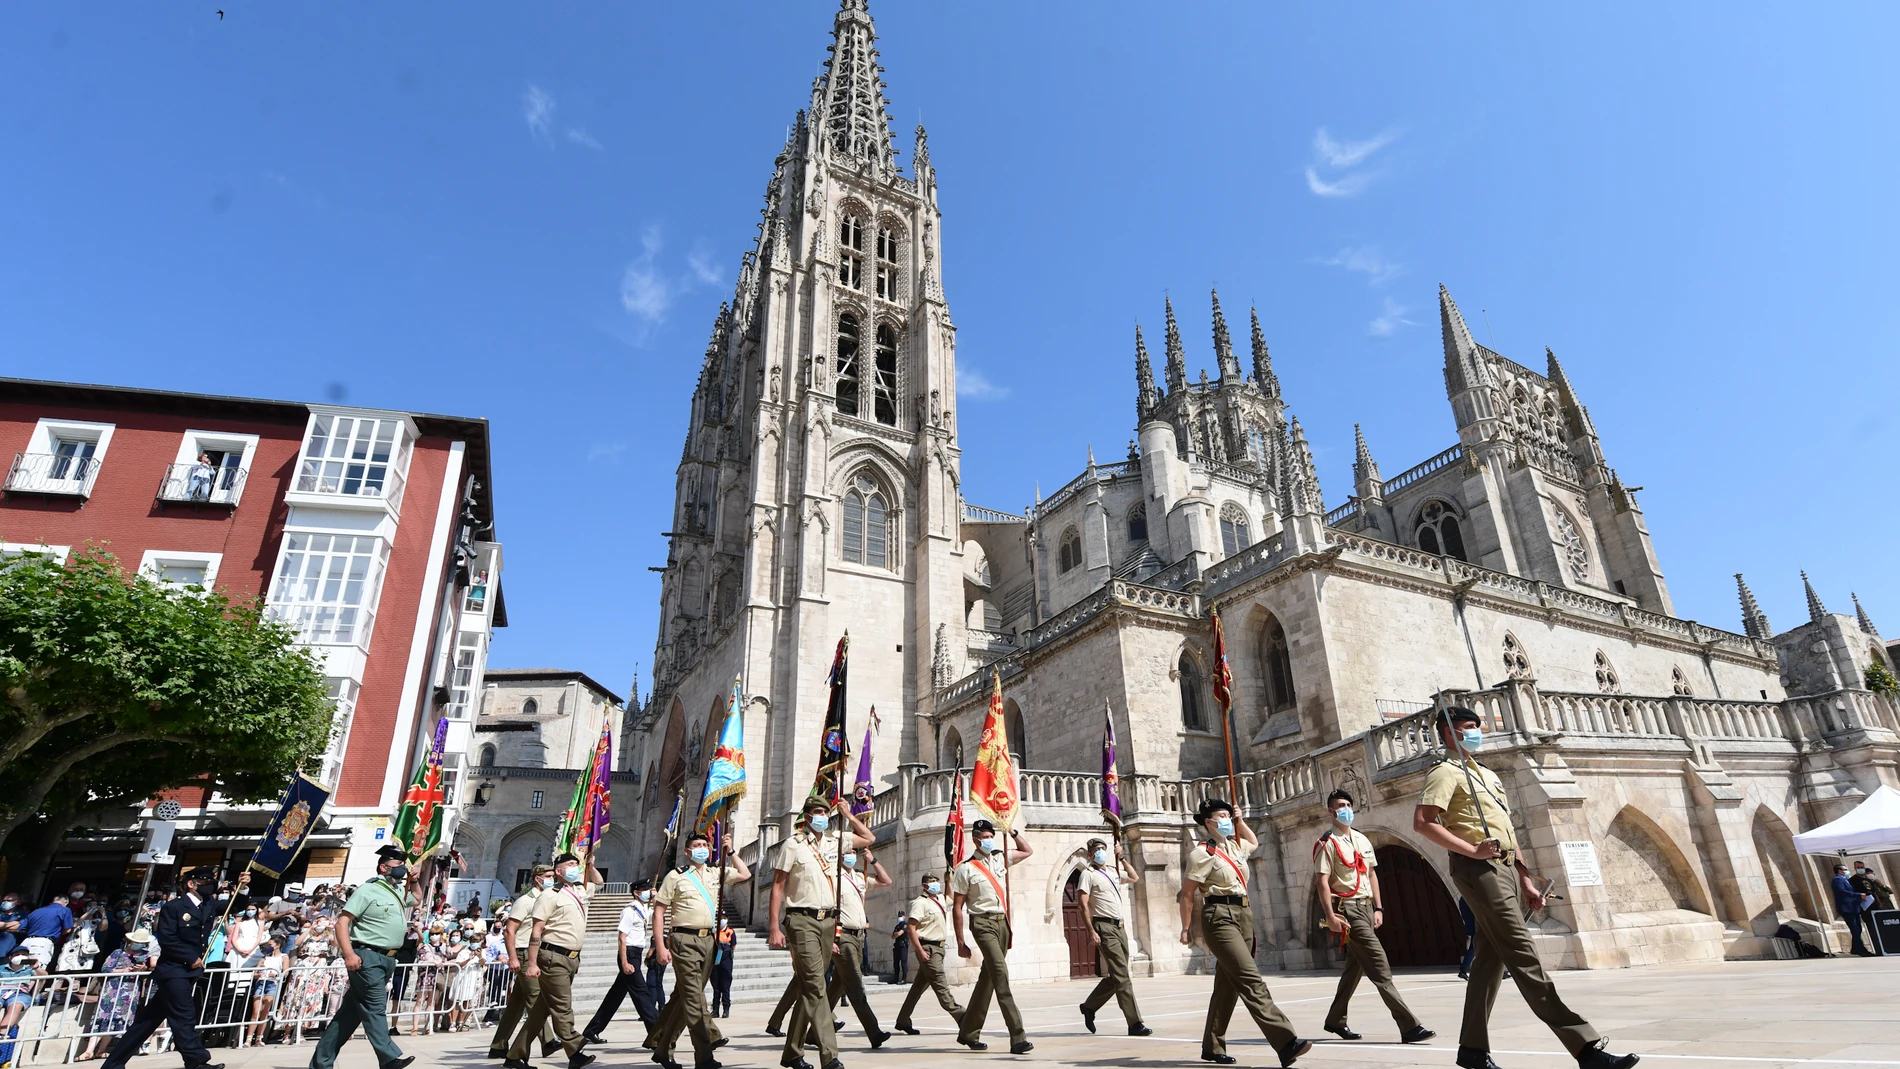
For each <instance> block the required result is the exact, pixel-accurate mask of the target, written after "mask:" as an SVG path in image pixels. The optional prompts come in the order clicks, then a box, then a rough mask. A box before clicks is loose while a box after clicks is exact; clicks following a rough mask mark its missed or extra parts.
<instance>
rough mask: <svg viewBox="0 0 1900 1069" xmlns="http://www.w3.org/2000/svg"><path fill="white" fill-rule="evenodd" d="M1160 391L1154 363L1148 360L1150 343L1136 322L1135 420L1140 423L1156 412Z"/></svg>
mask: <svg viewBox="0 0 1900 1069" xmlns="http://www.w3.org/2000/svg"><path fill="white" fill-rule="evenodd" d="M1160 400H1161V398H1160V396H1159V391H1158V390H1156V389H1155V369H1154V365H1153V364H1150V363H1149V362H1148V343H1147V342H1145V341H1143V340H1142V339H1141V324H1139V323H1137V324H1135V422H1136V423H1140V422H1142V421H1143V420H1146V419H1147V418H1148V417H1149V416H1151V415H1153V414H1154V410H1155V405H1156V404H1158V403H1160Z"/></svg>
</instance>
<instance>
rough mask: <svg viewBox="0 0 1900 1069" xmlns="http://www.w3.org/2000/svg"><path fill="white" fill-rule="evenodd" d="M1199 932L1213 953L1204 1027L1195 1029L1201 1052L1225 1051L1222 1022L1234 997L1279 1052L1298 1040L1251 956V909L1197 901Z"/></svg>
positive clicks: (1231, 1008) (1229, 1016)
mask: <svg viewBox="0 0 1900 1069" xmlns="http://www.w3.org/2000/svg"><path fill="white" fill-rule="evenodd" d="M1201 937H1202V938H1203V939H1205V940H1206V941H1207V949H1208V952H1209V953H1211V954H1213V955H1214V995H1213V997H1212V998H1210V999H1208V1001H1207V1027H1206V1029H1205V1030H1204V1031H1203V1032H1202V1033H1201V1053H1202V1054H1204V1055H1206V1054H1225V1053H1227V1022H1228V1021H1230V1020H1232V1019H1233V1016H1234V1001H1235V1000H1236V999H1238V1000H1239V1001H1241V1002H1244V1003H1246V1004H1247V1013H1248V1015H1249V1016H1251V1017H1252V1018H1253V1023H1254V1024H1255V1025H1257V1026H1258V1027H1259V1029H1260V1034H1261V1035H1263V1036H1266V1037H1267V1042H1269V1043H1272V1044H1273V1049H1274V1050H1278V1051H1284V1050H1286V1049H1287V1047H1289V1046H1291V1045H1292V1044H1294V1043H1296V1042H1298V1041H1299V1036H1298V1035H1296V1034H1295V1033H1294V1031H1293V1023H1292V1022H1291V1021H1289V1020H1287V1019H1286V1014H1285V1013H1282V1012H1281V1011H1280V1007H1278V1006H1276V1005H1274V1004H1273V995H1272V993H1271V992H1269V991H1268V990H1267V982H1266V981H1265V980H1262V979H1261V978H1260V969H1259V968H1258V967H1257V966H1255V965H1254V961H1253V910H1252V908H1251V907H1249V906H1246V905H1230V904H1227V903H1223V902H1216V903H1202V905H1201Z"/></svg>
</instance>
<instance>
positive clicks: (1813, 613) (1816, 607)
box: [1801, 571, 1827, 624]
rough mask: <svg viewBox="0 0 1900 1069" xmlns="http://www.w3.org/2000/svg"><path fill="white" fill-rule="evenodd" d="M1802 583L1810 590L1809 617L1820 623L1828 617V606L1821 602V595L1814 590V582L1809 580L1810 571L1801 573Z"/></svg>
mask: <svg viewBox="0 0 1900 1069" xmlns="http://www.w3.org/2000/svg"><path fill="white" fill-rule="evenodd" d="M1801 585H1802V586H1804V587H1806V588H1807V591H1808V619H1809V620H1810V621H1812V622H1814V623H1817V624H1818V623H1820V622H1821V621H1822V620H1825V619H1826V618H1827V606H1825V605H1823V604H1821V595H1819V594H1816V593H1815V592H1814V584H1813V583H1810V582H1808V573H1807V572H1805V571H1803V572H1802V573H1801Z"/></svg>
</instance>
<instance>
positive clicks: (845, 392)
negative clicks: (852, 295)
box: [838, 312, 863, 416]
mask: <svg viewBox="0 0 1900 1069" xmlns="http://www.w3.org/2000/svg"><path fill="white" fill-rule="evenodd" d="M862 341H863V337H862V335H861V334H860V333H859V331H858V317H857V316H854V315H852V314H850V313H849V312H847V313H845V314H844V315H841V316H839V317H838V411H840V412H843V413H844V414H845V415H847V416H855V415H857V414H858V380H859V372H860V365H861V363H862V362H861V361H860V360H859V352H860V350H861V349H862V347H863V346H862V344H861V343H862Z"/></svg>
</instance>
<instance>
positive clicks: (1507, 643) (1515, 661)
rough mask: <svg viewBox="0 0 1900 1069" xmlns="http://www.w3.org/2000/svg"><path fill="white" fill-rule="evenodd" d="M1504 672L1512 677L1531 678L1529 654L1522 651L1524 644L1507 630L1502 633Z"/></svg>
mask: <svg viewBox="0 0 1900 1069" xmlns="http://www.w3.org/2000/svg"><path fill="white" fill-rule="evenodd" d="M1504 674H1505V675H1507V676H1509V677H1510V678H1512V679H1529V678H1531V658H1530V654H1528V653H1525V652H1524V644H1523V643H1521V642H1519V641H1518V640H1517V636H1516V635H1513V634H1511V633H1510V632H1509V631H1506V632H1505V633H1504Z"/></svg>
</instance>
